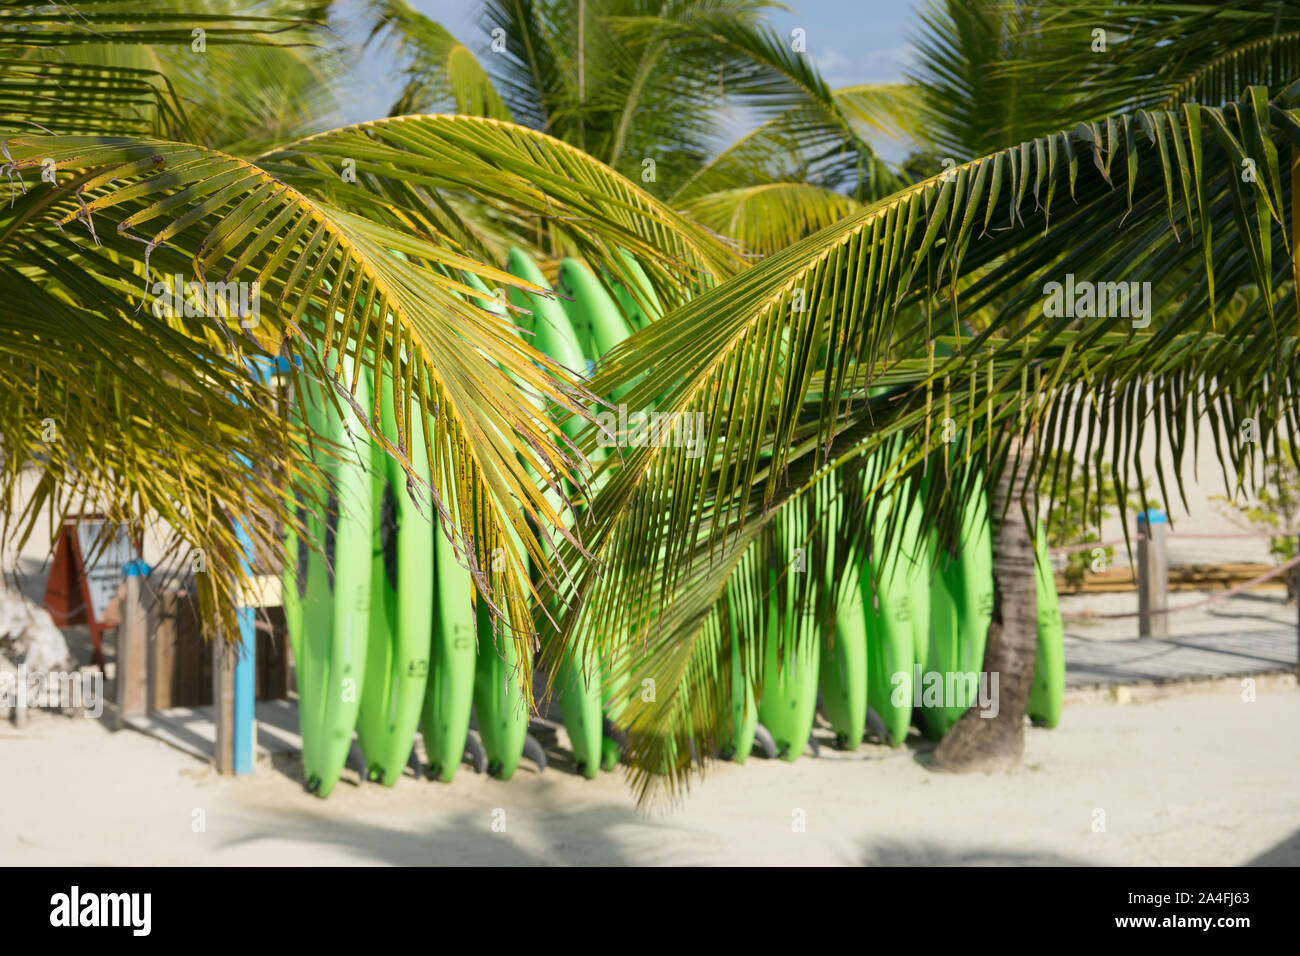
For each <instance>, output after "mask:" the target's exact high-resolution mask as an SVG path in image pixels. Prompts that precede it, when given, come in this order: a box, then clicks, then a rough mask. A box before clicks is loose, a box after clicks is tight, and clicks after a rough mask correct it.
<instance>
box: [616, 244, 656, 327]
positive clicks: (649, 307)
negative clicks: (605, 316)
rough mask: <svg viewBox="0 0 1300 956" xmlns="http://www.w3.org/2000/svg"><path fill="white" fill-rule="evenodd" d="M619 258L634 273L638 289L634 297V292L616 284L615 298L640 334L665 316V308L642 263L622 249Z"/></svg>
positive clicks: (634, 280)
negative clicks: (639, 301)
mask: <svg viewBox="0 0 1300 956" xmlns="http://www.w3.org/2000/svg"><path fill="white" fill-rule="evenodd" d="M619 257H620V258H621V259H622V260H623V263H624V265H626V266H627V269H628V271H629V272H631V273H632V280H633V282H635V283H636V285H637V286H638V289H637V295H636V296H633V295H632V294H631V291H632V290H630V289H628V288H626V287H625V286H623V285H622V284H621V283H618V282H615V283H614V284H613V285H614V297H615V298H616V299H617V300H618V305H619V308H621V309H622V310H623V315H625V316H626V317H627V320H628V322H630V323H631V325H632V328H633V329H634V330H635V331H637V332H639V331H641V330H642V329H644V328H645V327H646V326H647V325H649V324H650V323H651V322H654V321H657V320H658V319H659V317H660V316H662V315H663V314H664V307H663V305H662V303H660V301H659V297H658V296H657V295H655V292H654V287H653V286H652V285H651V284H650V279H649V277H648V276H646V274H645V270H644V269H642V268H641V263H639V262H637V261H636V259H635V258H634V257H633V256H632V255H631V254H629V253H628V252H626V251H625V250H622V249H620V250H619ZM638 298H639V299H640V300H641V302H644V303H645V305H644V307H642V305H641V304H640V303H638V301H637V299H638Z"/></svg>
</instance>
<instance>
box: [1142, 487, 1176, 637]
mask: <svg viewBox="0 0 1300 956" xmlns="http://www.w3.org/2000/svg"><path fill="white" fill-rule="evenodd" d="M1137 528H1138V534H1140V535H1141V536H1142V539H1141V540H1140V541H1138V637H1168V636H1169V615H1168V613H1165V612H1167V611H1168V609H1169V554H1168V551H1167V550H1166V541H1165V536H1166V535H1167V534H1168V533H1169V521H1168V519H1167V518H1165V516H1164V513H1163V512H1161V511H1158V510H1156V509H1155V508H1150V509H1148V510H1146V511H1144V512H1142V513H1141V514H1139V515H1138V522H1137Z"/></svg>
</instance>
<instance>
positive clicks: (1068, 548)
mask: <svg viewBox="0 0 1300 956" xmlns="http://www.w3.org/2000/svg"><path fill="white" fill-rule="evenodd" d="M1293 535H1300V528H1285V529H1281V530H1278V531H1251V532H1245V533H1242V534H1178V533H1174V532H1171V533H1170V534H1168V535H1166V536H1165V537H1166V538H1182V539H1183V540H1185V541H1197V540H1201V541H1222V540H1225V539H1228V538H1286V537H1291V536H1293ZM1128 540H1129V541H1145V540H1146V535H1144V534H1135V535H1133V536H1132V537H1131V538H1129V539H1128ZM1120 544H1124V539H1123V538H1115V539H1113V540H1111V541H1088V542H1085V543H1084V544H1067V545H1063V546H1062V547H1059V548H1048V549H1047V553H1048V554H1073V553H1074V552H1075V551H1088V550H1090V549H1092V548H1113V547H1115V546H1116V545H1120Z"/></svg>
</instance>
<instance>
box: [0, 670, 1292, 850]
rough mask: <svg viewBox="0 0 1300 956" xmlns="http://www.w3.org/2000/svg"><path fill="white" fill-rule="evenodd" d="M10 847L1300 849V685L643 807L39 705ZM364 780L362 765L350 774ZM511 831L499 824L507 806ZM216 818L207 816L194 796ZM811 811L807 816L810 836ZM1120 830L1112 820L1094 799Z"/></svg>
mask: <svg viewBox="0 0 1300 956" xmlns="http://www.w3.org/2000/svg"><path fill="white" fill-rule="evenodd" d="M0 740H2V741H3V753H4V755H5V765H6V770H5V786H4V790H3V794H4V795H3V798H0V864H4V865H10V864H78V865H79V864H105V865H123V864H195V865H232V864H289V865H326V864H350V863H351V864H493V863H497V864H625V863H626V864H665V863H671V864H687V863H700V864H717V863H737V864H785V863H792V864H859V863H869V864H889V863H937V864H942V863H1085V864H1110V865H1126V864H1162V865H1175V864H1218V865H1237V864H1245V863H1251V862H1256V863H1258V862H1268V863H1274V864H1283V863H1285V864H1291V865H1296V864H1300V829H1298V828H1300V760H1297V754H1298V753H1300V694H1298V693H1297V692H1296V690H1295V688H1294V685H1291V686H1290V687H1289V688H1284V689H1281V690H1276V691H1271V692H1270V691H1266V692H1264V693H1262V694H1261V695H1260V696H1259V699H1258V700H1257V701H1255V702H1254V703H1244V702H1242V701H1241V700H1240V698H1239V697H1238V696H1235V695H1218V696H1214V695H1208V694H1205V695H1197V696H1184V697H1177V698H1173V699H1168V700H1162V701H1158V702H1155V703H1149V704H1130V705H1121V704H1113V703H1103V702H1081V703H1076V704H1073V705H1070V706H1068V707H1067V709H1066V712H1065V716H1064V718H1063V720H1062V723H1061V726H1060V728H1058V729H1057V730H1054V731H1045V730H1037V729H1033V730H1029V731H1028V739H1027V752H1026V759H1025V763H1024V766H1023V767H1022V769H1020V770H1018V771H1016V772H1015V773H1011V774H1006V775H996V776H986V775H976V776H964V777H951V776H942V775H938V774H932V773H930V772H928V771H926V770H925V769H924V768H923V767H922V766H921V765H920V764H919V763H918V761H917V759H916V751H912V750H902V751H898V752H891V751H887V750H885V749H884V748H880V747H873V746H864V747H863V748H861V749H860V750H859V751H858V752H857V753H856V754H853V755H846V754H838V753H833V752H828V751H827V750H825V749H823V751H822V752H823V755H824V756H823V759H821V760H814V759H812V758H811V757H807V756H806V757H804V758H803V759H801V760H799V761H798V762H797V763H794V764H788V763H784V762H781V761H766V760H763V759H762V758H760V757H754V758H751V760H750V761H749V762H748V763H747V764H745V765H744V766H734V765H720V766H718V767H717V768H716V769H715V771H714V772H712V773H710V776H709V777H708V779H707V780H705V781H704V782H703V783H702V784H697V785H696V786H695V787H694V789H693V790H692V791H691V793H690V794H689V795H688V797H687V798H686V802H685V804H684V806H682V807H680V808H678V809H676V810H673V811H670V812H668V813H666V814H657V815H654V816H645V815H643V814H641V813H640V812H639V811H637V810H636V808H635V806H634V802H633V799H632V796H631V794H630V792H629V790H628V787H627V784H626V783H625V781H624V779H623V777H622V775H621V774H618V773H611V774H604V775H602V776H601V777H600V778H599V779H597V780H594V781H588V780H584V779H582V778H580V777H578V776H576V775H574V774H572V773H566V772H564V771H563V770H560V769H557V768H552V769H550V770H548V771H547V772H546V773H545V774H540V775H539V774H538V773H536V772H535V771H534V770H533V769H532V767H531V765H525V767H524V768H521V770H520V771H519V773H517V774H516V777H515V779H514V780H512V781H510V782H507V783H503V782H500V781H495V780H491V779H489V778H486V777H481V776H479V775H477V774H475V773H474V772H473V770H472V769H471V768H470V767H469V766H468V765H466V766H463V767H462V768H461V771H460V773H459V774H458V775H457V777H456V779H455V781H454V782H453V783H452V784H450V785H440V784H433V783H429V782H425V781H417V780H415V779H414V778H411V777H407V778H404V779H402V780H401V781H400V782H399V783H398V785H397V786H396V788H394V789H393V790H385V789H383V788H381V787H379V786H377V785H374V784H369V785H365V786H359V785H357V784H355V783H349V782H343V783H340V784H339V786H338V787H337V789H336V790H335V792H334V793H333V794H332V795H331V796H330V797H329V798H328V799H326V800H320V799H318V798H316V797H312V796H309V795H307V794H304V793H303V792H302V790H301V789H300V786H299V784H298V783H297V781H296V775H297V773H298V768H297V762H296V760H290V761H288V762H287V763H284V764H283V765H282V766H280V767H278V768H277V767H272V766H271V765H270V764H269V763H267V762H264V763H261V764H259V766H258V768H257V770H256V772H255V773H254V774H253V775H252V776H251V777H249V778H242V779H235V778H220V777H216V776H214V775H213V774H212V772H211V771H210V770H209V768H208V767H207V766H206V765H205V764H203V763H201V762H200V761H198V760H196V759H194V758H191V757H188V756H186V755H184V754H182V753H181V752H179V751H177V750H174V749H172V748H170V747H168V746H167V745H166V744H163V743H160V742H158V741H156V740H153V739H151V738H149V737H146V736H144V735H143V734H140V733H137V732H135V731H130V730H127V731H122V732H120V733H117V734H111V733H109V732H107V731H106V730H105V729H104V728H103V727H102V726H101V725H100V723H99V722H97V721H93V720H85V719H76V718H65V717H57V716H53V715H50V714H44V713H41V714H36V715H34V717H33V719H32V721H31V723H30V724H29V725H28V727H27V728H26V729H24V730H15V729H14V728H13V727H11V726H9V725H0ZM353 779H355V778H353ZM496 809H500V810H504V811H505V822H506V832H504V833H497V832H493V831H492V823H493V819H494V816H493V813H494V810H496ZM196 810H202V811H204V815H205V823H206V831H205V832H195V831H194V829H193V821H194V820H195V819H196V817H195V811H196ZM797 810H803V811H804V813H805V818H806V827H807V828H806V832H802V833H800V832H794V831H793V828H792V823H793V821H794V820H795V814H796V811H797ZM1096 810H1102V811H1104V813H1105V832H1093V829H1092V828H1093V823H1094V819H1095V811H1096Z"/></svg>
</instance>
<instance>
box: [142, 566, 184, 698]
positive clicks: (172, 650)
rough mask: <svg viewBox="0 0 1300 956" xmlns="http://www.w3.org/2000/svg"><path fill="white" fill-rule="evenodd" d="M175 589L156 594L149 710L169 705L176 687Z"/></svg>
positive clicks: (151, 638) (150, 661)
mask: <svg viewBox="0 0 1300 956" xmlns="http://www.w3.org/2000/svg"><path fill="white" fill-rule="evenodd" d="M178 663H179V662H178V661H177V659H176V592H175V591H171V590H167V591H163V592H162V593H161V594H159V595H158V603H157V605H156V606H155V611H154V626H153V628H152V632H151V633H150V635H149V711H150V712H154V711H159V710H166V709H167V708H168V707H171V706H172V701H173V697H174V695H175V691H176V673H175V669H176V665H177V664H178Z"/></svg>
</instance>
